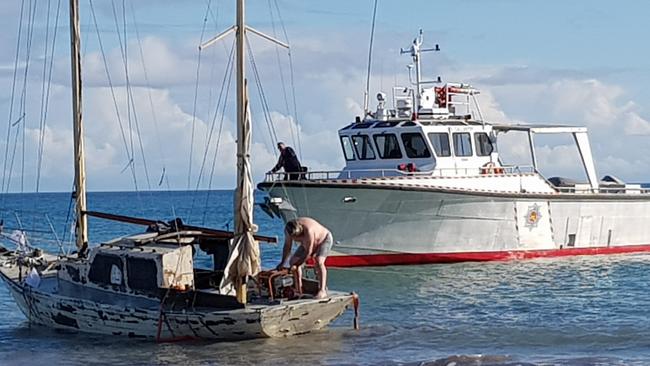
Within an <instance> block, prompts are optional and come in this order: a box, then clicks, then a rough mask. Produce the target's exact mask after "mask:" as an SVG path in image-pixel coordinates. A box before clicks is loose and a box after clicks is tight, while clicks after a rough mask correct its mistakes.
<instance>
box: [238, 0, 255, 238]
mask: <svg viewBox="0 0 650 366" xmlns="http://www.w3.org/2000/svg"><path fill="white" fill-rule="evenodd" d="M236 38H237V39H236V47H237V60H236V63H237V178H238V179H237V192H236V193H235V197H236V199H242V197H244V196H245V194H244V193H245V192H244V189H245V187H244V179H242V178H244V177H243V176H242V175H245V174H246V173H245V172H244V167H245V166H248V165H249V164H250V162H249V161H248V160H249V159H250V152H249V150H250V145H249V144H250V139H247V138H245V137H246V136H248V134H249V133H250V130H249V127H250V126H249V124H248V123H246V121H245V118H246V103H247V101H246V85H245V82H246V70H245V63H244V62H245V58H246V54H245V52H246V49H245V47H246V23H245V22H244V0H237V33H236ZM235 205H236V207H237V209H235V233H237V234H241V233H244V232H245V231H247V230H249V228H247V227H243V226H245V224H244V223H245V221H244V220H241V218H240V217H241V215H242V212H241V209H244V210H248V211H249V212H248V215H247V216H248V217H249V218H251V219H252V217H253V212H252V209H251V206H250V205H240V204H238V203H236V204H235Z"/></svg>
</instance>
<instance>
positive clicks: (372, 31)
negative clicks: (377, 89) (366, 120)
mask: <svg viewBox="0 0 650 366" xmlns="http://www.w3.org/2000/svg"><path fill="white" fill-rule="evenodd" d="M378 1H379V0H375V5H374V9H373V11H372V27H371V28H370V46H369V47H368V71H367V74H366V92H365V93H364V95H363V113H364V117H365V116H367V115H368V112H369V110H368V108H369V107H368V98H369V93H370V67H371V66H372V46H373V43H374V40H375V20H376V19H377V2H378Z"/></svg>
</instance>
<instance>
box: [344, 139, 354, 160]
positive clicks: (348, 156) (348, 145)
mask: <svg viewBox="0 0 650 366" xmlns="http://www.w3.org/2000/svg"><path fill="white" fill-rule="evenodd" d="M341 147H342V148H343V155H345V160H346V161H351V160H354V148H353V147H352V142H351V141H350V138H349V137H348V136H341Z"/></svg>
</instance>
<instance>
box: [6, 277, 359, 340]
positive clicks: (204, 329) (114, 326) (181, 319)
mask: <svg viewBox="0 0 650 366" xmlns="http://www.w3.org/2000/svg"><path fill="white" fill-rule="evenodd" d="M23 270H24V269H23ZM19 277H21V276H18V269H17V268H11V267H6V266H5V267H2V268H0V278H2V280H3V281H4V282H5V283H6V285H7V287H8V288H9V290H10V293H11V294H12V296H13V298H14V299H15V301H16V304H17V305H18V307H19V308H20V310H21V311H22V312H23V314H25V316H26V317H27V319H28V320H29V321H30V322H31V323H34V324H39V325H43V326H46V327H50V328H54V329H64V330H71V331H79V332H86V333H96V334H106V335H115V336H127V337H133V338H144V339H152V340H157V341H177V340H186V339H206V340H223V341H233V340H243V339H251V338H267V337H284V336H292V335H297V334H303V333H308V332H311V331H314V330H318V329H321V328H323V327H325V326H327V325H328V324H329V323H331V322H332V321H333V320H334V319H335V318H337V317H338V316H339V315H341V314H342V313H343V312H344V311H345V310H346V309H347V308H348V307H349V306H351V305H352V303H353V295H352V294H342V293H337V294H332V296H330V297H329V298H327V299H322V300H313V299H306V300H295V301H290V302H285V303H282V304H274V305H255V304H249V305H247V306H246V307H245V308H242V309H234V310H222V311H199V310H195V311H192V310H190V309H188V310H186V311H162V312H161V311H160V309H156V308H151V307H149V308H143V307H135V306H134V307H130V306H119V305H112V304H105V303H99V302H95V301H88V300H83V299H76V298H71V297H67V296H60V295H58V294H56V293H54V292H52V291H53V290H54V291H56V289H53V286H51V285H50V286H48V285H44V284H45V283H47V280H46V279H44V280H43V281H42V282H41V287H45V289H40V288H32V287H31V286H29V285H26V284H25V283H24V281H22V280H21V279H19ZM52 280H53V281H55V279H52Z"/></svg>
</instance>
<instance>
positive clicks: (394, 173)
mask: <svg viewBox="0 0 650 366" xmlns="http://www.w3.org/2000/svg"><path fill="white" fill-rule="evenodd" d="M499 168H500V173H490V174H481V168H480V167H473V168H436V169H434V170H429V171H418V172H407V171H403V170H399V169H345V170H322V171H312V172H304V173H293V172H289V173H266V176H265V177H264V182H276V181H283V180H285V177H286V176H287V174H291V175H297V176H299V177H300V179H304V180H330V179H360V178H385V177H400V176H406V177H411V176H418V177H454V176H476V175H499V174H528V173H535V172H536V170H535V168H534V167H533V166H529V165H525V166H515V165H512V166H499Z"/></svg>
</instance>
